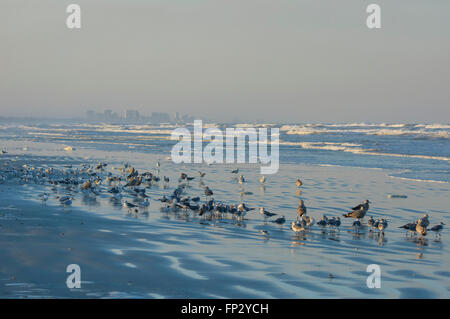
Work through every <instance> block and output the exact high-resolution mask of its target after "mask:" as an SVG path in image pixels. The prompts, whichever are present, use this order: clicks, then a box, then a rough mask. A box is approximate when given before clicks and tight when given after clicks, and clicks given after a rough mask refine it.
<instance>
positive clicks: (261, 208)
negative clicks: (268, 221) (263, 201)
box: [259, 207, 276, 218]
mask: <svg viewBox="0 0 450 319" xmlns="http://www.w3.org/2000/svg"><path fill="white" fill-rule="evenodd" d="M259 213H260V214H261V215H264V218H267V217H269V218H270V217H273V216H275V215H276V214H275V213H271V212H268V211H267V210H265V209H264V207H260V208H259Z"/></svg>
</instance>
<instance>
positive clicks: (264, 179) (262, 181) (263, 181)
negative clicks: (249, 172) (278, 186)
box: [259, 175, 266, 184]
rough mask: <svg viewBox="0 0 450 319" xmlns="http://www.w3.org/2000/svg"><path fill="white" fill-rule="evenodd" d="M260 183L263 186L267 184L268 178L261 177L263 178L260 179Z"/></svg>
mask: <svg viewBox="0 0 450 319" xmlns="http://www.w3.org/2000/svg"><path fill="white" fill-rule="evenodd" d="M259 182H260V183H261V184H264V183H265V182H266V177H265V176H264V175H263V176H261V178H260V179H259Z"/></svg>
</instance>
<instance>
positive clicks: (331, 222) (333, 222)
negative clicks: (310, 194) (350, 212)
mask: <svg viewBox="0 0 450 319" xmlns="http://www.w3.org/2000/svg"><path fill="white" fill-rule="evenodd" d="M328 225H330V226H331V227H339V226H341V219H340V218H339V217H332V218H330V219H329V220H328Z"/></svg>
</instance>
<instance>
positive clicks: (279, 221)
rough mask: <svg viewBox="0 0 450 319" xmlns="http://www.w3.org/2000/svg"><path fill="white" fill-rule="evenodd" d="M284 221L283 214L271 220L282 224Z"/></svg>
mask: <svg viewBox="0 0 450 319" xmlns="http://www.w3.org/2000/svg"><path fill="white" fill-rule="evenodd" d="M285 222H286V218H284V216H281V217H279V218H277V219H275V220H272V223H277V224H280V225H281V224H284V223H285Z"/></svg>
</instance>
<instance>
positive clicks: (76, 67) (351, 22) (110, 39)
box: [0, 0, 450, 123]
mask: <svg viewBox="0 0 450 319" xmlns="http://www.w3.org/2000/svg"><path fill="white" fill-rule="evenodd" d="M70 3H77V4H79V5H80V6H81V10H82V28H81V29H80V30H69V29H68V28H67V27H66V18H67V16H68V14H67V13H66V7H67V5H69V4H70ZM370 3H378V4H380V5H381V9H382V29H380V30H369V29H368V28H367V27H366V17H367V13H366V7H367V5H368V4H370ZM126 108H134V109H138V110H139V111H141V112H142V113H144V114H150V113H151V112H153V111H164V112H176V111H178V112H181V113H189V114H193V115H202V116H204V117H206V118H216V119H225V120H230V119H233V118H239V119H242V120H264V121H267V122H274V121H284V122H299V123H300V122H308V121H309V122H349V121H351V122H353V121H365V122H440V123H442V122H445V123H448V122H450V121H449V119H450V1H448V0H428V1H427V0H395V1H392V0H389V1H387V0H384V1H381V0H372V1H364V0H339V1H337V0H327V1H325V0H121V1H119V0H95V1H93V0H83V1H82V0H71V1H62V0H52V1H49V0H39V1H35V0H29V1H24V0H1V2H0V116H17V115H28V116H36V117H43V116H51V117H62V116H84V113H85V111H86V109H94V110H97V111H103V110H104V109H112V110H115V111H121V112H122V111H123V110H124V109H126Z"/></svg>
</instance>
